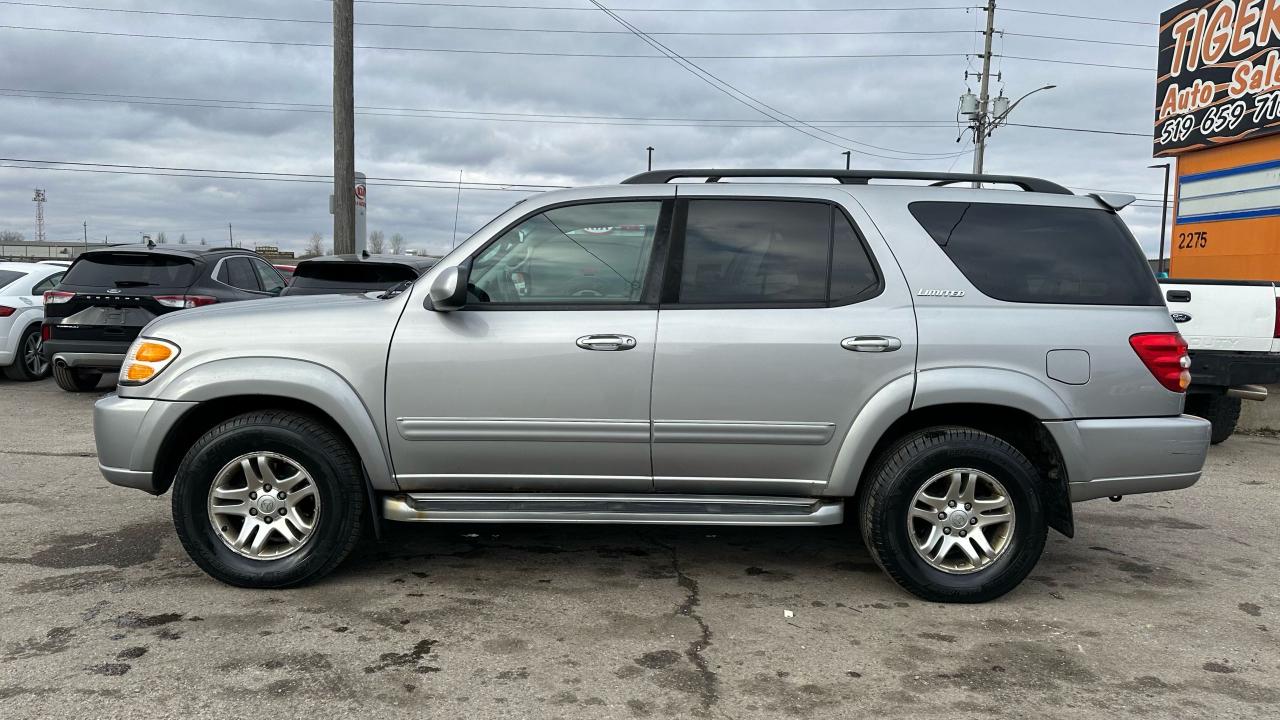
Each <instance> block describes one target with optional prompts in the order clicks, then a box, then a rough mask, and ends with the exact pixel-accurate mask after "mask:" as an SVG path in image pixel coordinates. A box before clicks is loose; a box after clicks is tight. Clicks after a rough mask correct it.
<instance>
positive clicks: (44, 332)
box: [40, 324, 53, 342]
mask: <svg viewBox="0 0 1280 720" xmlns="http://www.w3.org/2000/svg"><path fill="white" fill-rule="evenodd" d="M52 327H53V326H52V325H47V324H46V325H41V326H40V340H41V341H42V342H49V335H50V334H52V332H53V330H52Z"/></svg>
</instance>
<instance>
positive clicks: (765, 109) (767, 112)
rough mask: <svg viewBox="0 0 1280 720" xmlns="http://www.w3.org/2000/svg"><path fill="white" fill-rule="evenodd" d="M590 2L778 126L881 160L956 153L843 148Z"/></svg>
mask: <svg viewBox="0 0 1280 720" xmlns="http://www.w3.org/2000/svg"><path fill="white" fill-rule="evenodd" d="M590 2H591V4H592V5H595V6H596V7H597V8H599V9H600V10H601V11H602V12H604V13H605V14H606V15H608V16H609V17H610V18H613V20H614V21H616V22H617V23H618V24H619V25H622V26H623V27H625V28H626V29H627V30H630V31H631V32H632V33H633V34H635V36H636V37H638V38H640V39H641V40H643V41H644V42H645V43H646V44H647V45H649V46H650V47H653V48H654V49H655V50H658V51H659V52H661V53H662V54H663V55H665V56H666V57H667V58H668V59H670V60H671V61H672V62H674V63H676V64H677V65H679V66H680V67H681V68H683V69H684V70H686V71H688V72H690V73H692V74H693V75H694V76H695V77H697V78H698V79H699V80H702V81H703V82H704V83H706V84H708V85H710V86H711V87H712V88H714V89H716V90H717V91H718V92H720V93H722V94H724V95H726V96H728V97H729V98H731V99H732V100H734V101H735V102H737V103H739V104H742V105H745V106H747V107H749V108H751V109H752V110H754V111H755V112H758V113H760V114H761V115H764V116H766V117H769V118H770V119H772V120H775V121H776V122H778V123H779V124H781V125H785V126H786V127H790V128H791V129H793V130H796V131H797V132H800V133H802V134H804V135H808V136H809V137H811V138H813V139H815V140H818V141H821V142H824V143H827V144H828V145H834V146H835V147H840V148H842V149H846V150H850V151H851V152H857V153H858V154H860V155H868V156H871V157H878V158H883V159H887V160H919V161H924V160H928V159H939V158H942V157H955V154H954V153H953V154H950V155H945V156H941V155H940V156H938V158H924V157H921V158H896V157H892V156H885V155H879V154H876V153H872V152H868V151H866V150H853V149H852V148H848V147H844V146H842V145H841V144H840V143H836V142H833V141H831V140H828V139H827V138H824V137H822V136H821V135H815V134H814V133H811V132H809V131H808V130H805V129H804V128H803V127H798V126H797V125H793V124H791V123H789V122H787V120H791V121H792V122H796V123H799V125H806V123H804V122H803V121H801V120H797V119H796V118H795V117H794V116H792V115H788V114H786V113H784V112H782V111H781V110H778V109H777V108H775V107H773V106H772V105H769V104H768V103H765V102H763V101H761V100H758V99H757V98H755V97H752V96H751V95H748V94H747V93H745V92H743V91H742V90H739V89H738V88H736V87H734V86H733V85H732V84H730V83H728V82H726V81H725V80H723V79H721V78H720V77H718V76H716V75H715V74H713V73H711V72H709V71H707V70H705V69H704V68H702V67H701V66H699V65H697V64H696V63H693V62H691V61H690V60H689V58H687V57H684V56H682V55H680V54H679V53H677V52H676V51H674V50H672V49H671V48H669V47H667V46H666V45H664V44H662V43H661V42H659V41H657V40H654V39H653V38H652V37H650V36H648V35H647V34H645V32H644V31H643V30H640V29H639V28H637V27H636V26H635V25H632V24H631V23H630V22H628V21H626V20H624V19H622V18H621V17H620V16H619V15H618V14H617V13H615V12H613V11H612V10H610V9H609V8H607V7H605V6H604V5H603V4H601V3H600V2H598V0H590ZM779 116H781V117H779ZM782 118H786V120H784V119H782ZM807 127H809V128H812V129H813V130H816V131H817V132H820V133H823V134H824V135H830V136H831V137H835V138H838V139H840V140H844V141H845V142H847V143H851V144H854V145H861V146H863V147H872V148H875V149H877V150H886V151H889V152H897V153H899V154H908V155H924V154H925V153H917V152H913V151H904V150H894V149H892V148H882V147H879V146H877V145H869V144H867V143H862V142H858V141H857V140H852V139H850V138H846V137H843V136H840V135H836V134H834V133H832V132H829V131H826V130H822V129H820V128H817V127H814V126H813V125H807Z"/></svg>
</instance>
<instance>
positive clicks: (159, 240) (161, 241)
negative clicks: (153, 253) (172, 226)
mask: <svg viewBox="0 0 1280 720" xmlns="http://www.w3.org/2000/svg"><path fill="white" fill-rule="evenodd" d="M167 242H169V240H168V238H166V237H165V236H164V231H163V230H161V231H160V234H159V235H156V243H157V244H159V245H164V244H165V243H167Z"/></svg>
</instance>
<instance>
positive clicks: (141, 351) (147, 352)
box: [134, 342, 173, 379]
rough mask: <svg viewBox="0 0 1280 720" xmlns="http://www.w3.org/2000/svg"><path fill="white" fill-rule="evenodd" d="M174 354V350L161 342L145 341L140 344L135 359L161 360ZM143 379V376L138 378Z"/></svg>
mask: <svg viewBox="0 0 1280 720" xmlns="http://www.w3.org/2000/svg"><path fill="white" fill-rule="evenodd" d="M172 356H173V351H172V350H170V349H169V348H167V347H165V346H164V345H160V344H159V343H150V342H144V343H142V344H141V345H139V346H138V352H136V353H135V354H134V359H136V360H140V361H142V362H161V361H163V360H168V359H169V358H170V357H172ZM137 379H141V378H137Z"/></svg>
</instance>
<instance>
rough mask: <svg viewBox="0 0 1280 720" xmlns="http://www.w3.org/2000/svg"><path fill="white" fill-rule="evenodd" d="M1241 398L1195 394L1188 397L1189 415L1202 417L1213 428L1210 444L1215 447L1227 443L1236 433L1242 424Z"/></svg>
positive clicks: (1187, 409) (1210, 433)
mask: <svg viewBox="0 0 1280 720" xmlns="http://www.w3.org/2000/svg"><path fill="white" fill-rule="evenodd" d="M1240 402H1241V400H1240V398H1233V397H1227V396H1226V395H1206V394H1199V393H1197V394H1195V395H1188V396H1187V408H1186V411H1187V414H1188V415H1195V416H1196V417H1202V418H1204V419H1205V420H1208V421H1209V424H1210V425H1211V426H1212V427H1211V429H1210V432H1209V442H1210V443H1211V444H1213V445H1217V444H1219V443H1222V442H1225V441H1226V439H1227V438H1229V437H1231V436H1232V435H1234V434H1235V432H1236V425H1237V424H1238V423H1239V422H1240Z"/></svg>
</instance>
